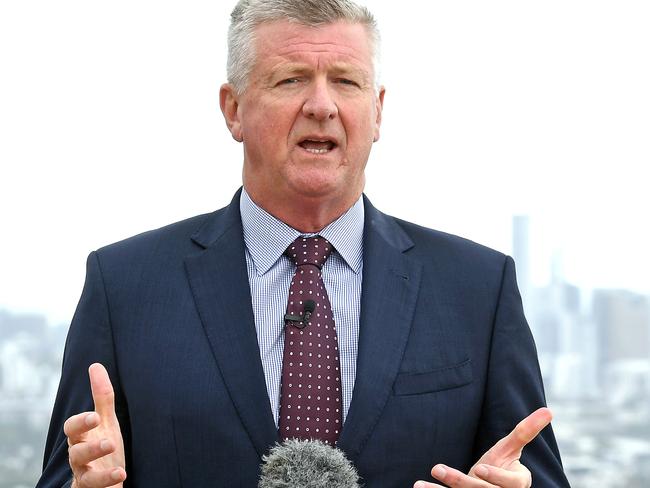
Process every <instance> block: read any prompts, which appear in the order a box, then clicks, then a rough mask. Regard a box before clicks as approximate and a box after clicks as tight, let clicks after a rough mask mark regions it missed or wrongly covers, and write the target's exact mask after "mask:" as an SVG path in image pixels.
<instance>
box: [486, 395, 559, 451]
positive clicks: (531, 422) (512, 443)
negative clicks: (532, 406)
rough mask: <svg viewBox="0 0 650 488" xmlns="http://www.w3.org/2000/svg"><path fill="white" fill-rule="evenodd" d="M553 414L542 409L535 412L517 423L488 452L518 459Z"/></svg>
mask: <svg viewBox="0 0 650 488" xmlns="http://www.w3.org/2000/svg"><path fill="white" fill-rule="evenodd" d="M552 419H553V414H552V413H551V411H550V410H549V409H548V408H546V407H542V408H539V409H537V410H535V411H534V412H533V413H531V414H530V415H529V416H528V417H526V418H525V419H524V420H522V421H521V422H519V423H518V424H517V426H516V427H515V428H514V430H513V431H512V432H510V434H508V435H507V436H506V437H504V438H503V439H501V440H500V441H499V442H497V443H496V444H495V445H494V447H493V448H492V449H490V451H492V454H495V455H497V456H503V457H508V456H514V457H516V458H518V457H519V456H520V455H521V451H522V450H523V448H524V447H525V446H526V444H528V443H529V442H530V441H532V440H533V439H534V438H535V437H537V435H538V434H539V433H540V432H541V431H542V430H543V429H544V427H546V426H547V425H548V424H550V423H551V420H552Z"/></svg>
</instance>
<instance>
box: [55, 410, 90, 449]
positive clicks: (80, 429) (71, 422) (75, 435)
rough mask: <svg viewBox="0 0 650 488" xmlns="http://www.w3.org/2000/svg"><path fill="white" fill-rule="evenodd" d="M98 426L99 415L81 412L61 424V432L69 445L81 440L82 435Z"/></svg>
mask: <svg viewBox="0 0 650 488" xmlns="http://www.w3.org/2000/svg"><path fill="white" fill-rule="evenodd" d="M98 425H99V415H97V414H96V413H95V412H83V413H79V414H77V415H73V416H72V417H70V418H68V420H66V421H65V423H64V424H63V432H64V433H65V435H66V436H67V437H68V443H69V444H70V445H73V444H76V443H77V442H79V441H80V440H82V437H83V435H84V434H85V433H86V432H88V431H89V430H92V429H94V428H95V427H97V426H98Z"/></svg>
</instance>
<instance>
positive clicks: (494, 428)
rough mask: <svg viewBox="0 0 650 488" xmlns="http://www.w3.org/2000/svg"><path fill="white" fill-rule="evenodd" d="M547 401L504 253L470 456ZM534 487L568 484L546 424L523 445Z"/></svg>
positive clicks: (511, 268) (477, 454)
mask: <svg viewBox="0 0 650 488" xmlns="http://www.w3.org/2000/svg"><path fill="white" fill-rule="evenodd" d="M543 406H546V400H545V396H544V387H543V384H542V376H541V372H540V369H539V364H538V361H537V350H536V348H535V342H534V340H533V336H532V334H531V331H530V328H529V327H528V323H527V322H526V318H525V317H524V311H523V306H522V302H521V296H520V294H519V290H518V288H517V280H516V276H515V264H514V261H513V260H512V258H511V257H506V260H505V264H504V269H503V276H502V281H501V290H500V293H499V300H498V303H497V308H496V312H495V318H494V324H493V330H492V341H491V346H490V359H489V367H488V380H487V386H486V393H485V400H484V405H483V411H482V416H481V422H480V428H479V431H478V435H477V438H476V442H475V453H474V454H475V459H478V458H479V457H480V456H481V455H482V454H483V453H484V452H486V451H487V450H488V449H489V448H490V447H492V446H493V445H494V444H495V443H496V442H497V441H498V440H499V439H501V438H502V437H504V436H506V435H507V434H508V433H509V432H510V431H512V429H513V428H514V427H515V425H517V423H518V422H519V421H521V420H522V419H523V418H525V417H526V416H527V415H529V414H530V413H532V412H533V411H534V410H536V409H538V408H539V407H543ZM521 462H522V463H523V464H524V465H525V466H526V467H527V468H528V469H529V470H530V471H531V473H532V478H533V486H534V487H535V488H545V487H549V488H550V487H554V488H555V487H559V486H566V487H568V486H569V483H568V481H567V479H566V477H565V475H564V472H563V469H562V463H561V461H560V453H559V450H558V446H557V443H556V441H555V436H554V435H553V431H552V429H551V426H548V427H546V428H545V429H544V430H543V431H542V432H541V434H540V435H539V436H537V438H536V439H535V440H534V441H532V442H531V443H530V444H528V445H527V446H526V447H525V448H524V451H523V454H522V457H521Z"/></svg>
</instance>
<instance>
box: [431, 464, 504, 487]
mask: <svg viewBox="0 0 650 488" xmlns="http://www.w3.org/2000/svg"><path fill="white" fill-rule="evenodd" d="M431 476H433V477H434V478H436V479H438V480H440V481H443V482H444V483H445V484H446V485H448V486H451V487H452V488H497V487H496V486H495V485H492V484H490V483H488V482H487V481H483V480H480V479H477V478H472V477H471V476H467V475H466V474H465V473H463V472H462V471H458V470H457V469H454V468H450V467H449V466H445V465H444V464H436V465H435V466H434V467H433V469H432V470H431Z"/></svg>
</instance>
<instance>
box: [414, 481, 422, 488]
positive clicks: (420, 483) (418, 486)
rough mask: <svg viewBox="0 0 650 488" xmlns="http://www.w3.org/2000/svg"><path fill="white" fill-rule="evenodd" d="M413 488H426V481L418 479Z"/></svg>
mask: <svg viewBox="0 0 650 488" xmlns="http://www.w3.org/2000/svg"><path fill="white" fill-rule="evenodd" d="M413 488H424V481H418V482H417V483H415V484H414V485H413Z"/></svg>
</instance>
